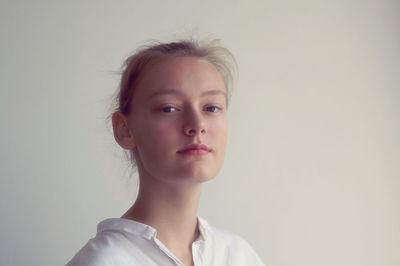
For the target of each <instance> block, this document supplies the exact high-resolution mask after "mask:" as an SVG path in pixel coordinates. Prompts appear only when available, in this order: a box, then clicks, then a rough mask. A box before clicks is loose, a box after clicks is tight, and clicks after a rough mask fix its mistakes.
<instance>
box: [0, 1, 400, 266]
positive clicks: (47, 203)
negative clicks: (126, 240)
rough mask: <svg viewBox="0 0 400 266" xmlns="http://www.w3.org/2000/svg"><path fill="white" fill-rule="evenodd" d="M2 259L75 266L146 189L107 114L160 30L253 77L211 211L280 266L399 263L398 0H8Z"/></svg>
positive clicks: (206, 213) (236, 116) (242, 95)
mask: <svg viewBox="0 0 400 266" xmlns="http://www.w3.org/2000/svg"><path fill="white" fill-rule="evenodd" d="M0 5H1V8H0V29H1V31H0V32H1V42H0V48H1V49H0V58H1V63H0V70H1V71H0V73H1V74H0V75H1V79H0V88H1V91H0V119H1V139H0V147H1V150H0V156H1V160H0V164H1V167H0V178H1V179H0V207H1V219H0V227H1V233H0V264H1V265H31V266H36V265H37V266H39V265H40V266H43V265H63V264H65V262H66V261H68V260H69V259H70V258H71V257H72V256H73V254H74V253H75V252H76V251H77V250H78V249H79V248H80V247H81V246H82V245H83V244H84V243H86V241H87V240H88V239H89V238H90V237H92V236H93V235H94V233H95V230H96V224H97V223H98V222H99V221H100V220H102V219H104V218H108V217H119V216H120V215H121V214H122V213H123V212H125V210H126V209H127V208H128V207H129V206H130V205H131V203H132V201H133V200H134V198H135V195H136V185H137V182H136V181H135V180H136V179H135V177H130V175H129V167H128V165H127V164H126V163H125V162H124V159H123V156H122V153H121V151H120V148H119V147H118V146H117V145H116V144H115V143H114V140H113V137H112V134H111V131H110V128H109V127H108V125H107V123H106V121H105V118H106V116H107V115H108V114H109V112H110V110H109V109H108V106H109V104H110V102H111V96H112V94H113V92H114V91H115V89H116V87H117V84H118V78H119V77H118V75H117V74H116V73H115V72H116V71H118V69H119V66H120V65H121V63H122V60H123V59H124V58H125V57H126V56H127V55H129V54H130V52H132V51H133V50H134V49H135V48H136V47H137V46H138V45H141V44H143V42H144V41H147V40H150V39H159V40H171V39H173V38H174V37H181V36H186V35H188V34H190V33H192V32H195V33H196V34H197V35H199V36H201V37H209V36H211V37H219V38H221V39H222V40H223V44H225V45H226V46H227V47H228V48H229V49H231V51H232V52H233V53H234V54H235V56H236V58H237V61H238V65H239V70H240V75H239V80H238V84H237V88H236V91H235V94H234V96H233V99H232V104H231V109H230V143H229V150H228V157H227V159H226V164H225V167H224V169H223V171H222V172H221V174H220V175H219V176H218V178H217V179H215V180H214V181H212V182H210V183H208V184H206V185H205V188H204V192H203V197H202V202H201V206H200V215H201V216H203V217H205V218H207V219H208V220H209V222H210V223H212V224H213V225H215V226H218V227H223V228H226V229H229V230H231V231H234V232H236V233H238V234H240V235H242V236H243V237H244V238H246V239H247V240H248V241H249V242H250V243H251V244H252V246H253V247H254V248H255V250H256V251H257V252H258V253H259V254H260V256H261V257H262V259H263V260H264V261H265V263H266V264H267V265H279V266H289V265H293V266H294V265H296V266H302V265H304V266H306V265H307V266H317V265H318V266H320V265H324V266H329V265H332V266H333V265H335V266H336V265H342V266H358V265H359V266H361V265H362V266H376V265H380V266H397V265H400V226H399V225H400V208H399V205H400V193H399V192H400V168H399V165H400V138H399V136H400V119H399V115H400V105H399V100H400V91H399V84H400V80H399V79H400V75H399V67H400V63H399V62H400V58H399V54H400V53H399V49H398V48H399V47H400V34H399V30H398V25H399V15H398V14H399V11H400V10H399V8H400V5H399V2H398V1H389V0H383V1H373V0H370V1H356V0H349V1H312V0H305V1H294V0H293V1H277V0H270V1H178V0H171V1H154V0H151V1H67V2H66V1H44V0H41V1H1V3H0Z"/></svg>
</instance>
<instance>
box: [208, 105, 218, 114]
mask: <svg viewBox="0 0 400 266" xmlns="http://www.w3.org/2000/svg"><path fill="white" fill-rule="evenodd" d="M204 110H205V111H207V112H210V113H217V112H219V111H221V108H219V107H218V106H215V105H211V106H207V107H206V108H204Z"/></svg>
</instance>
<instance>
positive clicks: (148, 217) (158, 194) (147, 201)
mask: <svg viewBox="0 0 400 266" xmlns="http://www.w3.org/2000/svg"><path fill="white" fill-rule="evenodd" d="M200 194H201V183H197V184H190V185H188V184H185V185H183V184H176V183H174V184H170V183H168V184H167V183H162V184H161V183H159V182H157V181H155V180H154V179H151V178H141V180H140V187H139V194H138V197H137V199H136V201H135V203H134V205H133V206H132V207H131V208H130V209H129V210H128V211H127V212H126V213H125V214H124V215H123V216H122V217H123V218H127V219H133V220H136V221H138V222H141V223H144V224H147V225H150V226H152V227H154V228H155V229H156V230H157V238H158V239H159V240H160V241H161V242H162V243H163V244H164V245H166V246H167V247H168V248H169V249H171V250H185V249H187V248H189V249H190V248H191V244H192V243H193V242H194V241H195V240H196V239H197V237H198V236H199V231H198V225H197V210H198V205H199V200H200Z"/></svg>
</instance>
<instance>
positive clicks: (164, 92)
mask: <svg viewBox="0 0 400 266" xmlns="http://www.w3.org/2000/svg"><path fill="white" fill-rule="evenodd" d="M219 94H221V95H223V96H224V97H225V98H227V95H226V92H225V91H222V90H208V91H205V92H203V93H202V94H201V95H200V96H201V97H204V96H208V95H219ZM163 95H182V92H181V91H178V90H174V89H170V90H160V91H157V92H155V93H153V94H151V95H150V97H149V98H156V97H159V96H163Z"/></svg>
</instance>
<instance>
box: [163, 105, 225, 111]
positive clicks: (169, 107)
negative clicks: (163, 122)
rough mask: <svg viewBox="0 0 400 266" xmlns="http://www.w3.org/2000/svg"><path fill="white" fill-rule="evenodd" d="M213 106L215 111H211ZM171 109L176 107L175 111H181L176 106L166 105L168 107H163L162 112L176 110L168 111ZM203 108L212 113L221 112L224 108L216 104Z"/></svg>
mask: <svg viewBox="0 0 400 266" xmlns="http://www.w3.org/2000/svg"><path fill="white" fill-rule="evenodd" d="M211 108H212V109H213V110H214V111H210V109H211ZM170 109H176V110H175V111H179V109H178V108H176V107H174V106H166V107H163V108H161V112H163V113H173V112H174V111H168V110H170ZM203 110H204V111H208V112H210V113H217V112H220V111H221V110H222V108H220V107H218V106H216V105H211V106H207V107H205V108H204V109H203ZM215 110H216V111H215Z"/></svg>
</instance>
